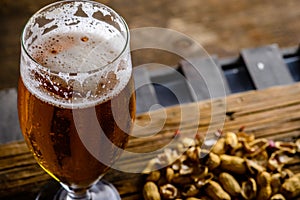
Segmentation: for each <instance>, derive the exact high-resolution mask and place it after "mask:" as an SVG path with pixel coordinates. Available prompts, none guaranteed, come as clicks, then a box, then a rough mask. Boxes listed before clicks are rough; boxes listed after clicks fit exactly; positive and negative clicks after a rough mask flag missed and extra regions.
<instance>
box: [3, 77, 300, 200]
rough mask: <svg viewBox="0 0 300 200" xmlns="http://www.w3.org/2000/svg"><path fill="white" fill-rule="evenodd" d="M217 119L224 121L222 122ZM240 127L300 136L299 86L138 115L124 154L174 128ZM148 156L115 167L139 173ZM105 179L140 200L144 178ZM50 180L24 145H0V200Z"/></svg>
mask: <svg viewBox="0 0 300 200" xmlns="http://www.w3.org/2000/svg"><path fill="white" fill-rule="evenodd" d="M223 106H226V110H224V109H220V108H223ZM197 110H198V111H199V112H200V117H198V118H197V117H196V118H195V116H193V112H194V113H195V112H197ZM186 113H189V114H186ZM222 119H224V120H225V121H224V124H223V121H222ZM242 126H244V127H245V131H246V132H248V133H254V134H255V135H256V136H257V137H266V138H269V139H275V140H279V139H280V140H295V139H296V138H299V137H300V84H299V83H297V84H293V85H288V86H278V87H273V88H269V89H266V90H259V91H250V92H246V93H239V94H234V95H230V96H228V97H227V98H226V99H215V100H212V101H202V102H197V103H191V104H185V105H181V106H173V107H169V108H166V109H161V110H156V111H152V112H150V113H144V114H141V115H139V116H137V119H136V127H135V129H134V133H133V135H134V136H135V137H132V138H131V139H130V141H129V144H128V147H127V150H128V151H130V152H144V153H145V152H150V151H152V150H155V149H158V148H163V147H164V146H165V145H166V144H168V143H169V142H170V141H172V140H174V133H175V132H176V131H177V130H178V129H180V135H181V136H180V137H179V138H178V139H180V138H181V137H185V136H189V137H193V136H194V135H195V133H200V134H207V136H209V135H210V133H213V132H215V131H217V130H218V129H220V127H221V128H222V129H223V130H224V131H236V130H237V129H239V128H240V127H242ZM209 127H210V128H209ZM157 130H159V131H157ZM157 132H158V133H157ZM155 133H156V134H155ZM151 158H152V157H151V155H150V154H149V155H148V154H143V155H141V156H128V155H126V154H125V155H124V156H123V157H121V158H120V160H119V162H118V163H117V165H116V166H122V167H124V168H127V169H138V168H141V169H142V168H143V167H145V165H146V163H147V161H148V160H149V159H151ZM291 168H292V170H293V171H294V172H300V165H299V163H295V165H294V166H291ZM104 178H105V179H107V180H108V181H110V182H112V183H113V184H114V185H115V186H116V188H117V189H118V191H119V192H120V194H121V196H122V199H125V200H137V199H141V198H142V197H141V191H142V189H141V188H142V185H143V181H144V176H143V175H141V174H139V173H128V172H127V173H126V172H121V171H118V170H113V169H112V170H110V171H109V173H108V174H106V176H105V177H104ZM49 180H50V177H49V176H48V175H47V174H46V173H45V172H43V170H42V169H41V168H40V167H39V166H38V164H36V162H35V160H34V159H33V157H32V155H31V154H30V153H29V151H28V150H27V147H26V145H25V143H24V142H17V143H10V144H6V145H2V146H0V199H16V200H21V199H22V200H23V199H33V197H34V196H35V195H36V193H37V192H38V191H39V190H40V189H41V188H42V187H43V185H45V184H46V183H47V182H48V181H49ZM31 197H32V198H31Z"/></svg>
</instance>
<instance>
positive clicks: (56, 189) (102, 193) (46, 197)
mask: <svg viewBox="0 0 300 200" xmlns="http://www.w3.org/2000/svg"><path fill="white" fill-rule="evenodd" d="M89 191H90V194H91V200H121V197H120V195H119V193H118V191H117V189H116V188H115V187H114V186H113V185H112V184H110V183H108V182H106V181H104V180H102V181H99V182H98V183H97V184H95V185H94V186H93V187H92V188H91V189H90V190H89ZM68 199H69V198H67V191H66V190H64V189H63V188H62V187H61V185H60V184H59V183H58V182H56V181H51V182H49V184H47V185H46V186H45V187H44V189H43V190H42V191H41V192H40V193H39V194H38V196H37V197H36V200H68Z"/></svg>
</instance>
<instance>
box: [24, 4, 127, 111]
mask: <svg viewBox="0 0 300 200" xmlns="http://www.w3.org/2000/svg"><path fill="white" fill-rule="evenodd" d="M109 14H110V12H109V10H107V8H98V7H94V6H92V5H91V3H88V2H72V3H71V4H65V5H63V6H62V7H60V8H57V9H55V10H50V11H46V12H41V13H40V14H36V17H34V18H32V19H31V20H30V21H29V23H28V24H27V29H26V28H25V32H24V34H25V36H23V42H24V46H25V47H27V49H26V50H27V53H28V54H29V55H30V57H32V58H33V59H34V60H35V61H33V60H31V59H30V57H28V56H27V54H26V53H25V51H24V50H22V57H21V76H22V80H23V82H24V84H25V86H26V87H27V89H28V90H29V91H30V92H31V93H33V94H34V95H35V96H37V97H38V98H40V99H41V100H43V101H46V102H48V103H51V104H54V105H56V106H62V107H66V108H74V107H77V108H81V107H87V106H91V105H95V104H98V103H101V102H104V101H107V100H108V99H111V98H112V97H114V96H116V95H117V94H118V93H120V91H121V90H122V89H123V88H124V87H125V86H126V84H127V83H128V81H129V79H130V76H131V71H132V69H131V60H130V54H129V48H128V44H127V38H125V37H124V36H123V35H122V34H121V31H122V28H121V27H122V26H121V25H120V29H121V30H118V29H117V28H115V27H114V26H112V25H110V24H108V23H106V22H103V21H101V20H98V19H97V18H98V17H99V15H100V17H102V18H106V17H107V16H110V15H109ZM96 17H97V18H96ZM110 17H111V16H110ZM111 19H113V18H112V17H111ZM113 22H114V23H116V24H117V23H122V22H121V21H117V19H114V20H113ZM124 28H125V29H126V27H124ZM123 31H124V30H123ZM125 31H126V30H125ZM120 55H121V56H120Z"/></svg>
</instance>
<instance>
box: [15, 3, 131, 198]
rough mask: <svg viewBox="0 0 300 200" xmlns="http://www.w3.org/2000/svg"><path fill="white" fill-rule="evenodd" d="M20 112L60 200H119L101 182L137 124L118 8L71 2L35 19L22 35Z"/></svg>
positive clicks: (26, 134) (44, 10) (126, 42)
mask: <svg viewBox="0 0 300 200" xmlns="http://www.w3.org/2000/svg"><path fill="white" fill-rule="evenodd" d="M21 43H22V47H21V62H20V79H19V86H18V112H19V120H20V124H21V130H22V133H23V135H24V138H25V141H26V143H27V145H28V147H29V149H30V150H31V152H32V153H33V155H34V157H35V159H36V160H37V162H38V163H39V165H40V166H41V167H42V168H43V169H44V170H45V171H46V172H47V173H48V174H50V175H51V176H52V177H53V178H54V179H55V180H57V181H58V182H59V183H60V184H61V185H62V189H60V190H59V191H58V192H57V193H56V195H55V197H54V199H70V200H71V199H93V200H95V199H101V200H102V199H120V196H119V195H118V193H117V192H116V189H115V188H114V187H113V186H112V185H111V184H109V183H108V182H105V181H101V180H100V179H101V178H102V177H103V175H104V174H105V173H106V172H107V170H108V169H109V168H110V167H111V166H112V164H113V163H114V162H115V161H116V159H117V158H118V157H119V156H120V154H121V153H122V151H123V150H124V148H125V146H126V144H127V141H128V134H130V132H131V130H132V126H133V121H134V117H135V97H134V86H133V78H132V65H131V57H130V49H129V31H128V27H127V25H126V23H125V22H124V20H123V19H122V18H121V17H120V16H119V15H118V14H117V13H116V12H115V11H113V10H112V9H111V8H109V7H107V6H105V5H103V4H100V3H97V2H93V1H84V0H67V1H60V2H55V3H53V4H50V5H48V6H46V7H44V8H42V9H41V10H39V11H38V12H37V13H35V14H34V15H33V16H32V17H31V18H30V20H29V21H28V23H27V24H26V26H25V28H24V31H23V33H22V41H21Z"/></svg>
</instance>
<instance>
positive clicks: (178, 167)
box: [143, 131, 300, 200]
mask: <svg viewBox="0 0 300 200" xmlns="http://www.w3.org/2000/svg"><path fill="white" fill-rule="evenodd" d="M202 144H203V140H200V139H189V138H183V139H182V142H181V143H179V145H178V146H177V147H176V148H174V149H172V150H171V149H167V150H166V151H165V152H164V153H162V154H161V155H159V156H158V157H157V158H155V159H153V160H151V161H150V162H149V164H148V166H147V168H146V169H145V171H144V172H146V173H147V174H148V175H147V178H146V183H145V185H144V188H143V196H144V199H145V200H161V199H175V200H184V199H186V200H200V199H201V200H202V199H205V200H206V199H212V200H221V199H222V200H229V199H257V200H268V199H271V200H284V199H293V198H296V197H298V196H299V195H300V173H297V174H294V173H293V172H292V171H291V170H289V169H288V166H289V165H293V164H294V165H295V164H297V163H298V164H299V154H300V139H298V140H297V141H296V142H283V141H276V142H274V141H270V140H267V139H255V137H254V135H252V134H247V133H245V132H243V131H240V132H237V133H233V132H226V133H223V134H222V135H221V137H220V138H218V139H217V140H216V141H215V143H214V145H212V146H211V148H203V145H202ZM185 147H186V148H185ZM201 147H202V148H201ZM160 166H167V167H162V168H161V167H160Z"/></svg>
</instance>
